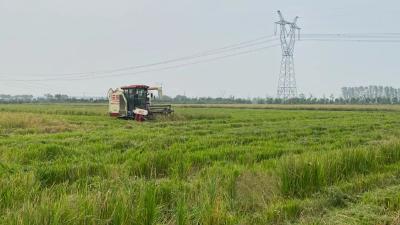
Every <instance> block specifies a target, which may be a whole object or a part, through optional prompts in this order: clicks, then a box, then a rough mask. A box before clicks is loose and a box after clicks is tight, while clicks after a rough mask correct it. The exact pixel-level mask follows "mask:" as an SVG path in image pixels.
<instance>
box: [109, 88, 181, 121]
mask: <svg viewBox="0 0 400 225" xmlns="http://www.w3.org/2000/svg"><path fill="white" fill-rule="evenodd" d="M155 92H157V95H158V96H159V97H161V96H162V88H161V87H149V86H147V85H129V86H124V87H121V88H117V89H115V90H113V89H112V88H110V90H109V91H108V100H109V106H108V111H109V114H110V116H113V117H118V118H124V119H136V120H138V121H143V120H145V119H151V118H153V117H154V116H155V115H157V114H161V115H169V114H171V113H172V112H173V110H172V107H171V105H153V104H151V100H152V99H154V98H155Z"/></svg>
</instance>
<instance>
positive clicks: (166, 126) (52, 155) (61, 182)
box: [0, 104, 400, 225]
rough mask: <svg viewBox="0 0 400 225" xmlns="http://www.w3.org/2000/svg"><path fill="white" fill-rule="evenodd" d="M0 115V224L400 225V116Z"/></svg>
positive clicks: (56, 107)
mask: <svg viewBox="0 0 400 225" xmlns="http://www.w3.org/2000/svg"><path fill="white" fill-rule="evenodd" d="M175 110H176V112H175V113H174V115H172V116H170V117H167V118H163V117H160V118H158V119H157V120H155V121H150V122H146V123H136V122H135V121H127V120H117V119H114V118H110V117H108V116H107V115H106V111H107V106H106V105H101V104H97V105H95V104H93V105H84V104H76V105H69V104H65V105H63V104H53V105H52V104H47V105H46V104H44V105H30V104H27V105H24V104H19V105H13V104H9V105H0V224H21V225H22V224H138V225H142V224H143V225H150V224H154V225H155V224H171V225H172V224H177V225H183V224H202V225H207V224H209V225H215V224H221V225H222V224H224V225H225V224H243V225H245V224H396V223H397V222H398V221H399V218H400V217H399V212H400V188H399V187H400V172H399V171H400V142H399V137H400V129H399V128H400V122H399V121H400V114H398V111H399V110H400V108H398V107H397V106H373V105H370V106H280V105H196V106H187V105H185V106H175Z"/></svg>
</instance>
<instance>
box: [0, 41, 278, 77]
mask: <svg viewBox="0 0 400 225" xmlns="http://www.w3.org/2000/svg"><path fill="white" fill-rule="evenodd" d="M276 40H277V38H276V37H274V36H273V35H269V36H261V37H258V38H255V39H252V40H248V41H242V42H239V43H235V44H231V45H226V46H223V47H220V48H215V49H211V50H206V51H203V52H199V53H195V54H191V55H188V56H183V57H178V58H173V59H167V60H163V61H158V62H154V63H149V64H143V65H135V66H126V67H121V68H116V69H109V70H99V71H91V72H78V73H55V74H19V75H36V76H38V75H39V76H43V75H47V76H52V77H54V76H58V77H59V78H60V76H70V77H72V76H92V75H93V74H107V73H115V72H121V71H127V70H134V69H141V68H147V67H153V66H159V65H164V64H169V63H174V62H179V61H185V60H191V59H196V58H201V57H207V56H212V55H216V54H221V53H225V52H230V51H235V50H239V49H243V48H248V47H252V46H256V45H261V44H265V43H268V42H273V41H276ZM4 75H5V74H3V76H4ZM8 75H10V74H8ZM13 75H14V76H15V74H13ZM66 78H67V77H66Z"/></svg>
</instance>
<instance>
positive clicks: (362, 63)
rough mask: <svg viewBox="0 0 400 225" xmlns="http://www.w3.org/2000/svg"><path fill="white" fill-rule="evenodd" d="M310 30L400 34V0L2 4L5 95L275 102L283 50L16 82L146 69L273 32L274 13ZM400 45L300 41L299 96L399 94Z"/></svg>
mask: <svg viewBox="0 0 400 225" xmlns="http://www.w3.org/2000/svg"><path fill="white" fill-rule="evenodd" d="M278 9H280V10H282V12H283V13H284V15H285V16H286V17H287V18H288V19H292V18H293V17H294V16H296V15H298V16H300V17H301V18H300V19H299V21H298V24H299V26H300V27H302V32H303V33H377V32H384V33H386V32H400V28H398V24H397V22H398V21H400V3H399V1H398V0H397V1H396V0H382V1H372V0H351V1H349V0H336V1H316V0H302V1H299V0H297V1H295V0H292V1H289V0H280V1H272V0H251V1H249V0H197V1H194V0H192V1H189V0H186V1H184V0H113V1H110V0H107V1H106V0H79V1H78V0H35V1H32V0H24V1H22V0H0V74H1V75H0V76H1V77H0V78H1V79H3V81H0V88H1V90H0V93H8V94H22V93H26V94H28V93H29V94H34V95H42V94H44V93H65V94H69V95H74V96H81V95H86V96H104V95H105V93H106V92H107V90H108V89H109V88H110V87H114V88H115V87H119V86H122V85H126V84H149V85H152V84H156V83H162V84H163V85H164V88H165V93H166V94H168V95H176V94H183V93H186V94H187V95H189V96H225V97H227V96H229V95H235V96H239V97H256V96H262V97H263V96H266V95H270V96H272V95H275V94H276V86H277V79H278V73H279V65H280V59H281V52H280V49H279V47H276V48H272V49H267V50H265V51H261V52H256V53H252V54H248V55H241V56H237V57H232V58H227V59H223V60H219V61H215V62H209V63H204V64H198V65H192V66H187V67H184V68H179V69H174V70H168V71H158V72H150V73H146V74H136V75H130V76H129V75H128V76H120V77H114V78H102V79H90V80H74V81H65V80H58V81H54V80H53V81H45V82H44V81H42V82H16V81H4V79H20V80H28V79H37V78H41V77H42V76H46V77H47V76H50V75H51V74H55V75H51V76H52V77H53V78H57V76H60V74H63V73H71V72H72V73H74V72H87V71H99V70H107V69H113V68H120V67H125V66H133V65H141V64H148V63H153V62H157V61H163V60H166V59H170V58H176V57H181V56H186V55H190V54H193V53H197V52H201V51H204V50H208V49H213V48H218V47H221V46H225V45H229V44H233V43H237V42H241V41H246V40H250V39H254V38H257V37H260V36H264V35H272V34H273V32H274V22H275V21H277V20H278V18H277V15H276V10H278ZM399 50H400V43H347V42H343V43H341V42H332V43H330V42H305V41H304V42H298V43H297V45H296V52H295V63H296V65H295V66H296V77H297V84H298V89H299V92H300V93H305V94H306V95H308V94H309V93H312V94H314V95H322V94H324V93H325V94H326V95H329V94H331V93H334V94H339V93H340V87H342V86H359V85H369V84H378V85H392V86H395V87H400V67H399V58H398V56H397V55H396V53H397V52H399Z"/></svg>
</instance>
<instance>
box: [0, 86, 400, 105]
mask: <svg viewBox="0 0 400 225" xmlns="http://www.w3.org/2000/svg"><path fill="white" fill-rule="evenodd" d="M341 91H342V95H341V96H340V97H335V96H334V95H330V96H329V97H325V96H323V97H314V96H312V95H310V96H305V95H304V94H300V95H299V96H298V97H297V98H292V99H288V100H284V99H279V98H272V97H265V98H261V97H258V98H236V97H234V96H230V97H225V98H222V97H217V98H213V97H188V96H185V95H177V96H175V97H170V96H162V97H161V98H156V99H154V100H153V102H154V103H165V104H166V103H168V104H400V88H393V87H390V86H376V85H371V86H360V87H343V88H342V89H341ZM63 102H65V103H68V102H70V103H107V102H108V99H107V97H71V96H68V95H65V94H54V95H52V94H45V95H44V96H41V97H34V96H33V95H6V94H0V103H63Z"/></svg>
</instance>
